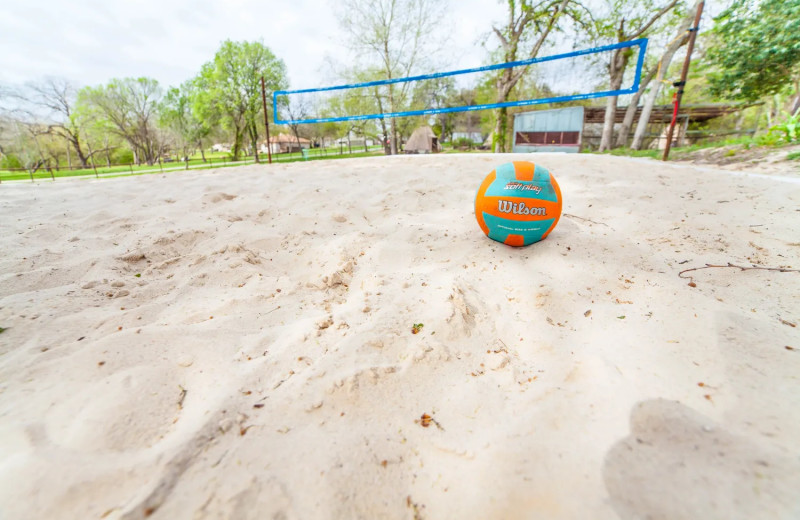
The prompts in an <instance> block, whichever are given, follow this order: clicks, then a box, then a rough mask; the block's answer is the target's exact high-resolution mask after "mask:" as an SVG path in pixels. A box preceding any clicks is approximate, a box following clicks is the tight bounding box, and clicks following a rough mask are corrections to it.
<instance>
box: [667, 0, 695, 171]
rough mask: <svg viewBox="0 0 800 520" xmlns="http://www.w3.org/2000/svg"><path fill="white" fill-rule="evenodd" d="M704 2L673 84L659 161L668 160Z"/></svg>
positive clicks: (690, 30)
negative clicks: (671, 105) (674, 89)
mask: <svg viewBox="0 0 800 520" xmlns="http://www.w3.org/2000/svg"><path fill="white" fill-rule="evenodd" d="M704 5H705V1H702V2H700V4H699V5H698V6H697V14H696V15H695V16H694V26H693V27H692V28H691V29H689V32H690V34H689V47H688V48H687V49H686V58H685V59H684V60H683V70H681V80H680V81H679V82H678V83H675V86H676V87H678V91H677V92H676V93H675V108H674V112H673V113H672V121H671V122H670V124H669V130H667V145H666V146H665V147H664V156H663V157H662V158H661V160H663V161H666V160H668V159H669V149H670V148H671V147H672V134H673V133H674V132H675V123H676V122H677V119H678V111H679V110H680V108H681V98H682V97H683V87H685V86H686V76H687V75H688V74H689V64H690V63H691V62H692V51H694V41H695V39H696V38H697V32H698V31H699V30H700V17H701V16H703V6H704Z"/></svg>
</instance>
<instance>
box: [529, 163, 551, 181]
mask: <svg viewBox="0 0 800 520" xmlns="http://www.w3.org/2000/svg"><path fill="white" fill-rule="evenodd" d="M533 181H534V182H546V183H548V184H550V170H548V169H547V168H543V167H541V166H539V165H538V164H534V165H533Z"/></svg>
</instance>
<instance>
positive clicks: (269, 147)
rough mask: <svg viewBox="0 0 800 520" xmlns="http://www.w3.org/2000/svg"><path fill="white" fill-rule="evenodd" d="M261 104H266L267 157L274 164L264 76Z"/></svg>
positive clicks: (262, 78)
mask: <svg viewBox="0 0 800 520" xmlns="http://www.w3.org/2000/svg"><path fill="white" fill-rule="evenodd" d="M261 102H262V103H263V104H264V126H265V127H266V129H267V157H268V158H269V163H270V164H272V143H270V142H269V116H268V115H267V88H266V87H265V86H264V76H261Z"/></svg>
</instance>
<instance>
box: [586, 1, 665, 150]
mask: <svg viewBox="0 0 800 520" xmlns="http://www.w3.org/2000/svg"><path fill="white" fill-rule="evenodd" d="M679 1H680V0H669V1H667V2H666V3H665V4H664V5H663V7H661V8H657V7H656V4H655V0H642V1H640V2H635V3H633V5H632V3H631V2H629V1H627V0H609V10H608V14H607V16H605V17H603V18H600V19H598V20H597V22H596V31H597V34H598V35H599V36H600V37H605V38H609V37H610V38H612V39H613V40H614V41H615V42H616V43H623V42H628V41H631V40H635V39H637V38H642V37H644V36H647V35H648V34H649V32H651V30H652V29H653V27H654V25H655V24H656V22H658V21H659V20H660V19H662V17H663V16H664V15H666V14H667V13H669V12H670V11H672V10H673V8H675V6H676V5H678V2H679ZM633 55H634V48H633V47H625V48H622V49H616V50H614V51H613V53H612V55H611V59H610V60H609V62H608V65H607V70H608V77H609V88H610V90H619V88H620V87H621V86H622V80H623V78H624V76H625V70H626V69H627V67H628V64H629V62H630V59H631V58H632V57H633ZM616 115H617V96H609V97H608V98H606V113H605V119H604V121H603V133H602V136H601V138H600V151H603V150H608V149H610V148H611V146H612V144H611V142H612V139H613V136H614V120H615V118H616Z"/></svg>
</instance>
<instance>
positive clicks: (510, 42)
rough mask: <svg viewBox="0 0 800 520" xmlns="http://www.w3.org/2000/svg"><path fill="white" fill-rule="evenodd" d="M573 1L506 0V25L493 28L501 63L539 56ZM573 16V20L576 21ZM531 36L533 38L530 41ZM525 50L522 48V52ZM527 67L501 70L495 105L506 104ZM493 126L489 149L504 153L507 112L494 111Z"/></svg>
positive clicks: (497, 82)
mask: <svg viewBox="0 0 800 520" xmlns="http://www.w3.org/2000/svg"><path fill="white" fill-rule="evenodd" d="M571 1H572V0H542V1H539V2H532V1H531V0H508V21H507V22H506V24H505V25H503V26H501V27H494V26H493V27H492V30H493V31H494V34H495V35H496V36H497V38H498V39H499V40H500V45H501V51H502V58H503V62H504V63H510V62H514V61H518V60H522V59H526V60H530V59H533V58H535V57H536V56H538V54H539V51H541V50H542V47H543V46H544V44H545V42H546V41H547V38H548V37H549V36H550V34H551V33H552V32H553V31H554V30H558V29H559V25H558V24H559V22H560V19H561V17H562V16H563V15H564V14H566V13H567V12H568V9H569V7H570V3H571ZM572 14H573V19H577V18H579V17H578V16H576V15H575V13H572ZM531 33H533V34H535V35H536V37H534V38H533V39H531ZM523 47H525V48H523ZM528 70H529V67H518V68H507V69H501V70H500V72H499V74H498V75H497V78H496V87H497V97H496V99H495V101H496V102H497V103H505V102H507V101H508V100H509V95H510V94H511V91H512V90H513V88H514V87H515V86H516V84H517V83H518V82H519V80H520V79H521V78H522V77H523V76H524V75H525V74H526V73H527V72H528ZM494 114H495V126H494V132H493V143H492V144H493V145H492V148H493V149H494V151H495V152H505V151H506V150H507V143H506V134H507V132H508V109H507V108H505V107H503V108H497V109H495V110H494Z"/></svg>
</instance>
